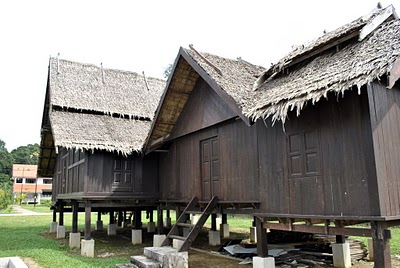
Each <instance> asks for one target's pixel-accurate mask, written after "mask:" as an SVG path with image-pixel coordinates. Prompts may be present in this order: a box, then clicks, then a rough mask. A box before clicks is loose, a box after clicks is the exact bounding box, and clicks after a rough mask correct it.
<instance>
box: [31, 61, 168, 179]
mask: <svg viewBox="0 0 400 268" xmlns="http://www.w3.org/2000/svg"><path fill="white" fill-rule="evenodd" d="M164 87H165V81H164V80H162V79H157V78H151V77H145V76H142V75H139V74H137V73H134V72H127V71H121V70H114V69H106V68H103V67H102V66H101V67H98V66H95V65H92V64H83V63H78V62H73V61H67V60H61V59H58V58H50V63H49V74H48V82H47V92H46V100H45V107H44V113H43V121H42V142H41V153H40V161H39V174H41V176H52V173H53V171H54V165H55V158H56V152H57V148H59V147H63V148H67V149H80V150H90V151H94V150H105V151H110V152H116V153H119V154H123V155H129V154H132V153H134V152H140V151H141V150H142V148H143V145H144V141H145V140H146V137H147V135H148V133H149V130H150V126H151V120H152V119H153V118H154V114H155V110H156V108H157V104H158V102H159V100H160V97H161V95H162V92H163V90H164Z"/></svg>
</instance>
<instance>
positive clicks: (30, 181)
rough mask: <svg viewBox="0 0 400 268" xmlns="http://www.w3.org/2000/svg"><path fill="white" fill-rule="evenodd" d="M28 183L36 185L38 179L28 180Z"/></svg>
mask: <svg viewBox="0 0 400 268" xmlns="http://www.w3.org/2000/svg"><path fill="white" fill-rule="evenodd" d="M26 183H36V179H26Z"/></svg>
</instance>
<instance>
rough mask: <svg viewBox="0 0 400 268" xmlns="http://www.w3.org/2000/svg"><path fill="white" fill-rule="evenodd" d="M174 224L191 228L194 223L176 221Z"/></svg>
mask: <svg viewBox="0 0 400 268" xmlns="http://www.w3.org/2000/svg"><path fill="white" fill-rule="evenodd" d="M176 225H178V226H180V227H187V228H192V227H194V226H195V225H194V224H190V223H180V222H178V223H177V224H176Z"/></svg>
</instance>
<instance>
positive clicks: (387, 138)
mask: <svg viewBox="0 0 400 268" xmlns="http://www.w3.org/2000/svg"><path fill="white" fill-rule="evenodd" d="M399 89H400V87H399V85H398V84H397V85H396V86H395V87H394V88H392V89H386V86H385V85H382V84H380V83H379V82H377V81H374V82H373V83H371V84H370V85H369V86H368V96H369V108H370V111H371V127H372V135H373V143H374V152H375V159H376V172H377V177H378V180H377V182H378V190H379V199H380V209H381V213H382V215H385V216H394V215H400V179H399V174H400V109H399V106H400V91H399Z"/></svg>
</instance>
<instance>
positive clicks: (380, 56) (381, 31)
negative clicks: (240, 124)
mask: <svg viewBox="0 0 400 268" xmlns="http://www.w3.org/2000/svg"><path fill="white" fill-rule="evenodd" d="M381 12H385V10H381ZM372 14H373V16H372V17H374V16H377V15H376V12H373V13H372ZM364 24H365V21H363V20H361V19H359V20H356V21H355V22H352V23H350V24H348V25H345V26H343V27H341V28H339V29H338V30H335V31H333V32H331V33H328V34H326V35H324V36H323V37H321V38H319V39H317V40H316V41H315V42H313V43H311V44H309V45H308V46H304V47H302V48H301V49H295V50H294V51H293V52H291V53H289V55H288V56H286V57H284V58H283V59H282V60H280V61H279V63H278V64H276V65H274V67H273V68H275V70H276V69H278V71H282V70H283V68H284V66H285V64H286V65H287V63H288V62H290V61H291V60H293V59H294V58H296V57H298V56H299V55H302V56H303V57H304V55H306V53H307V51H308V52H309V51H310V50H311V49H312V47H315V46H321V45H326V42H331V40H333V39H335V38H337V37H338V36H342V35H343V34H344V33H345V32H346V31H348V30H350V29H351V31H353V30H354V29H357V33H358V32H359V30H361V28H360V25H361V26H362V25H364ZM324 42H325V43H324ZM399 56H400V21H399V20H392V19H389V20H386V21H384V22H383V23H381V24H380V26H379V27H378V28H377V29H373V31H372V33H370V34H369V35H368V36H367V37H366V38H365V39H363V40H361V41H358V40H357V37H355V38H353V39H352V40H347V43H346V44H345V45H344V48H342V49H339V51H337V50H336V49H335V48H334V49H331V50H326V51H322V52H321V54H319V55H316V56H315V57H313V58H310V59H307V60H305V61H304V62H302V63H301V64H300V65H299V67H296V66H294V68H292V69H293V70H292V69H291V70H290V71H289V73H288V74H287V73H286V72H281V73H280V74H278V75H276V76H275V77H274V75H272V76H270V77H269V78H268V77H264V78H265V81H263V83H262V84H261V85H260V86H259V87H258V88H257V90H256V91H255V94H253V95H252V100H251V101H247V102H245V104H244V105H243V112H244V113H245V114H246V115H247V116H249V117H251V118H252V119H253V120H256V119H258V118H267V117H270V116H272V120H273V121H276V120H281V121H283V122H285V119H286V116H287V113H288V112H289V111H291V110H297V113H298V114H299V113H300V110H301V109H302V108H303V107H304V106H305V105H306V103H307V102H309V101H310V102H312V103H315V102H317V101H319V100H320V99H321V98H322V97H327V95H328V93H329V92H336V93H343V92H344V91H345V90H349V89H351V88H352V87H354V86H356V87H358V88H359V89H360V88H361V86H363V85H365V84H367V83H369V82H371V81H373V80H375V79H378V78H379V77H380V76H382V75H385V74H388V73H389V72H390V70H391V68H392V66H393V64H394V62H395V61H396V59H397V58H399ZM266 73H269V74H271V69H270V70H269V71H267V72H266ZM264 76H265V74H264Z"/></svg>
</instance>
